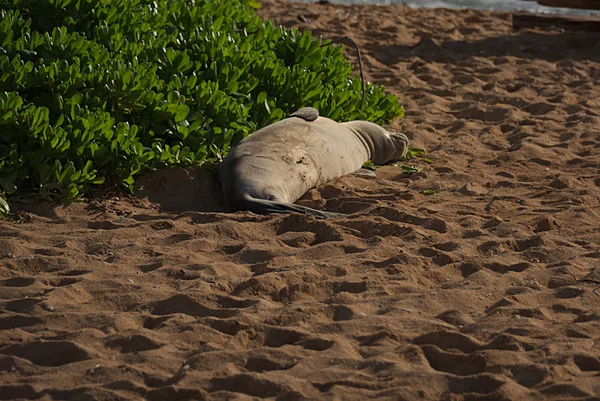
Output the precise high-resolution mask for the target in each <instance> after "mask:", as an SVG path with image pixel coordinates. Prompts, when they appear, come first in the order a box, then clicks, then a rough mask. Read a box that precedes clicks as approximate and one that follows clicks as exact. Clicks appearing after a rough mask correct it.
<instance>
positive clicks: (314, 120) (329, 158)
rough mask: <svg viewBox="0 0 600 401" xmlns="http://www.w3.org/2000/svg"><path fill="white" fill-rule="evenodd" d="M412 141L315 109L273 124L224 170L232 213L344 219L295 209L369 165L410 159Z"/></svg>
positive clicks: (238, 149) (240, 148) (243, 145)
mask: <svg viewBox="0 0 600 401" xmlns="http://www.w3.org/2000/svg"><path fill="white" fill-rule="evenodd" d="M407 150H408V138H407V137H406V135H404V134H400V133H389V132H387V131H386V130H385V129H383V128H382V127H380V126H379V125H377V124H374V123H371V122H367V121H350V122H345V123H338V122H336V121H333V120H331V119H329V118H326V117H320V116H319V112H318V111H317V110H316V109H314V108H312V107H305V108H302V109H300V110H298V111H296V112H295V113H293V114H291V115H290V116H289V117H287V118H285V119H283V120H281V121H279V122H277V123H274V124H271V125H268V126H266V127H264V128H262V129H260V130H258V131H256V132H254V133H253V134H251V135H249V136H248V137H247V138H245V139H244V140H242V141H241V142H240V143H239V144H238V145H237V146H235V147H234V148H233V149H232V150H231V151H230V152H229V154H228V155H227V156H226V157H225V158H224V159H223V162H222V163H221V165H220V166H219V173H218V176H219V182H220V185H221V188H222V190H223V197H224V201H225V205H226V207H227V208H228V210H229V211H238V210H249V211H252V212H254V213H258V214H269V213H293V212H298V213H303V214H309V215H312V216H315V217H317V218H321V219H327V218H332V217H340V216H345V215H344V214H341V213H333V212H326V211H321V210H316V209H312V208H309V207H305V206H300V205H294V204H293V203H294V202H296V201H297V200H298V199H300V198H301V197H302V196H303V195H304V194H305V193H306V192H307V191H308V190H310V189H312V188H314V187H317V186H319V185H322V184H325V183H326V182H328V181H330V180H332V179H334V178H336V177H341V176H343V175H346V174H350V173H353V172H355V171H357V170H360V169H361V168H362V166H363V164H364V163H365V162H366V161H367V160H372V161H373V163H375V164H385V163H389V162H391V161H394V160H399V159H401V158H402V157H404V156H405V155H406V152H407Z"/></svg>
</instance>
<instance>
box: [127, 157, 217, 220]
mask: <svg viewBox="0 0 600 401" xmlns="http://www.w3.org/2000/svg"><path fill="white" fill-rule="evenodd" d="M135 197H136V198H138V199H140V200H144V199H147V200H148V201H149V202H151V203H153V204H154V205H156V206H158V209H159V211H161V212H175V213H183V212H189V211H194V212H224V211H225V204H224V202H223V194H222V192H221V188H220V186H219V184H218V181H217V175H216V174H215V173H213V172H212V171H209V170H208V169H206V168H179V167H178V168H166V169H160V170H157V171H154V172H152V173H149V174H146V175H144V176H143V177H140V178H138V179H137V180H136V185H135Z"/></svg>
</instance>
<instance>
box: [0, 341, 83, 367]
mask: <svg viewBox="0 0 600 401" xmlns="http://www.w3.org/2000/svg"><path fill="white" fill-rule="evenodd" d="M0 354H3V355H13V356H17V357H19V358H23V359H27V360H29V361H31V362H32V363H34V364H36V365H40V366H63V365H67V364H70V363H74V362H80V361H84V360H86V359H90V358H91V355H90V353H89V351H87V350H86V349H85V348H83V347H82V346H80V345H77V344H75V343H73V342H71V341H29V342H25V343H22V344H11V345H6V346H4V347H2V348H0Z"/></svg>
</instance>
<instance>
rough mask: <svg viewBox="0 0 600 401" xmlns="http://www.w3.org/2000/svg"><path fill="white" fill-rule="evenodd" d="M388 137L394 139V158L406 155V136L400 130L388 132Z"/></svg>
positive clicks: (407, 141)
mask: <svg viewBox="0 0 600 401" xmlns="http://www.w3.org/2000/svg"><path fill="white" fill-rule="evenodd" d="M390 138H392V141H394V145H396V153H395V154H394V160H399V159H402V158H404V157H405V156H406V153H407V152H408V143H409V140H408V137H407V136H406V135H404V134H402V133H400V132H392V133H390Z"/></svg>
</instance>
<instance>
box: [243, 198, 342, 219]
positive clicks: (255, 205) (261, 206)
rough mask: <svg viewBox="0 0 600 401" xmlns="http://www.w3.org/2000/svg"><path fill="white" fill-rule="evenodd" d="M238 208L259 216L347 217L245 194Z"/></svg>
mask: <svg viewBox="0 0 600 401" xmlns="http://www.w3.org/2000/svg"><path fill="white" fill-rule="evenodd" d="M237 206H238V209H237V210H249V211H251V212H254V213H258V214H272V213H273V214H286V213H300V214H308V215H311V216H314V217H316V218H317V219H332V218H335V217H345V216H346V215H345V214H343V213H335V212H325V211H322V210H317V209H312V208H310V207H306V206H300V205H293V204H291V203H284V202H278V201H272V200H267V199H259V198H254V197H252V196H250V195H248V194H245V195H244V196H243V199H242V200H241V201H240V202H238V204H237Z"/></svg>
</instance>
